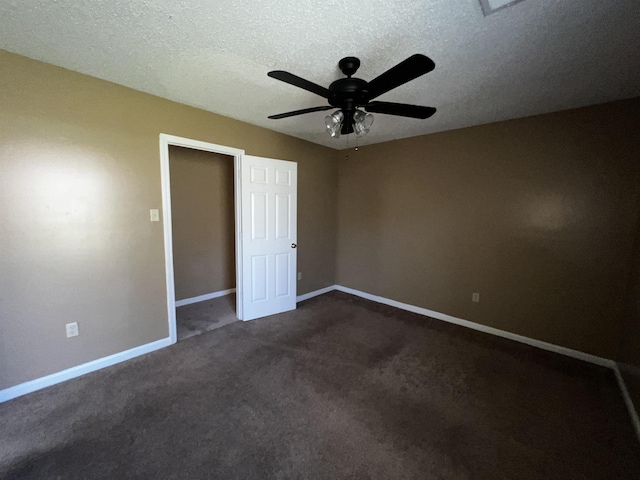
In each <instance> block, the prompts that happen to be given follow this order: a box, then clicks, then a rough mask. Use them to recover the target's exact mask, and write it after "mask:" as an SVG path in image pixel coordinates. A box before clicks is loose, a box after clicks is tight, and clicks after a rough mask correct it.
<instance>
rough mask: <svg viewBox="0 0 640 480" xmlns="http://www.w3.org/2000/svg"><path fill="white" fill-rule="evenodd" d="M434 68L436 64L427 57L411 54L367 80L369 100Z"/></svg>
mask: <svg viewBox="0 0 640 480" xmlns="http://www.w3.org/2000/svg"><path fill="white" fill-rule="evenodd" d="M434 68H436V64H435V63H433V60H431V59H430V58H429V57H427V56H425V55H422V54H420V53H417V54H415V55H411V56H410V57H409V58H407V59H406V60H404V61H402V62H400V63H399V64H398V65H396V66H395V67H392V68H390V69H389V70H387V71H386V72H384V73H383V74H382V75H379V76H378V77H376V78H374V79H373V80H371V81H370V82H369V85H368V90H369V94H370V95H369V100H373V99H374V98H376V97H378V96H380V95H382V94H383V93H386V92H388V91H389V90H393V89H394V88H396V87H399V86H400V85H403V84H405V83H407V82H410V81H411V80H413V79H414V78H418V77H419V76H420V75H424V74H425V73H429V72H430V71H431V70H433V69H434Z"/></svg>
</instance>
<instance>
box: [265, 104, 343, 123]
mask: <svg viewBox="0 0 640 480" xmlns="http://www.w3.org/2000/svg"><path fill="white" fill-rule="evenodd" d="M332 108H336V107H333V106H331V105H325V106H323V107H311V108H303V109H302V110H294V111H293V112H287V113H279V114H277V115H269V116H268V117H267V118H270V119H272V120H279V119H281V118H287V117H293V116H295V115H302V114H304V113H311V112H322V111H323V110H331V109H332Z"/></svg>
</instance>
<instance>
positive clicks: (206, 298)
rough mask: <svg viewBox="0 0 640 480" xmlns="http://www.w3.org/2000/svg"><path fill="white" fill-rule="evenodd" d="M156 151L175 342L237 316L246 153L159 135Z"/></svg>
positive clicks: (172, 329) (170, 321)
mask: <svg viewBox="0 0 640 480" xmlns="http://www.w3.org/2000/svg"><path fill="white" fill-rule="evenodd" d="M160 152H161V168H162V193H163V195H162V197H163V221H164V238H165V262H166V271H167V306H168V312H169V334H170V337H171V339H172V342H176V341H179V340H184V339H186V338H189V337H192V336H194V335H197V334H200V333H204V332H206V331H209V330H213V329H215V328H218V327H221V326H224V325H227V324H229V323H232V322H235V321H237V320H238V318H241V315H240V314H239V312H240V308H241V306H240V302H239V301H238V299H236V282H237V280H236V279H237V278H238V261H237V256H236V252H237V249H236V242H237V238H238V228H237V224H238V219H239V217H238V215H239V213H238V211H237V209H236V204H237V201H236V200H237V195H236V189H237V188H238V185H237V181H236V178H237V175H236V173H237V172H238V171H239V165H240V158H241V156H242V154H243V153H244V152H243V151H242V150H238V149H233V148H229V147H224V146H221V145H215V144H209V143H204V142H198V141H195V140H190V139H185V138H180V137H173V136H170V135H164V134H162V135H161V136H160ZM240 313H241V312H240Z"/></svg>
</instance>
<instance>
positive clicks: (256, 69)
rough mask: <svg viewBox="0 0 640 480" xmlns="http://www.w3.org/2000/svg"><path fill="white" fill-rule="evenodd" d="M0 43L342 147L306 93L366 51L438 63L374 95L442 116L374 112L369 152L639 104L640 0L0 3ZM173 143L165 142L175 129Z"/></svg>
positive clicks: (365, 62)
mask: <svg viewBox="0 0 640 480" xmlns="http://www.w3.org/2000/svg"><path fill="white" fill-rule="evenodd" d="M0 48H2V49H5V50H8V51H10V52H15V53H19V54H22V55H25V56H27V57H31V58H35V59H38V60H42V61H45V62H48V63H52V64H54V65H59V66H62V67H65V68H68V69H71V70H75V71H78V72H82V73H86V74H89V75H92V76H95V77H98V78H102V79H105V80H109V81H112V82H115V83H118V84H121V85H126V86H128V87H131V88H134V89H137V90H141V91H144V92H148V93H151V94H154V95H159V96H161V97H165V98H168V99H171V100H175V101H177V102H181V103H185V104H188V105H192V106H195V107H199V108H202V109H205V110H209V111H211V112H215V113H219V114H222V115H225V116H228V117H232V118H236V119H239V120H243V121H245V122H249V123H252V124H255V125H260V126H262V127H266V128H269V129H272V130H276V131H279V132H283V133H286V134H289V135H293V136H295V137H299V138H303V139H306V140H310V141H312V142H315V143H319V144H323V145H327V146H330V147H334V148H344V147H346V146H347V141H348V142H349V145H354V142H355V136H354V135H349V136H348V137H342V138H341V139H339V140H336V139H331V138H329V137H328V136H327V135H326V134H325V132H324V122H323V119H324V116H325V115H326V114H327V112H316V113H312V114H308V115H303V116H299V117H293V118H289V119H283V120H269V119H267V115H270V114H275V113H281V112H286V111H289V110H297V109H301V108H306V107H312V106H318V105H325V104H326V103H325V100H324V99H322V98H321V97H318V96H316V95H314V94H312V93H309V92H306V91H304V90H300V89H297V88H295V87H293V86H291V85H288V84H285V83H282V82H279V81H277V80H274V79H271V78H269V77H267V72H268V71H269V70H274V69H280V70H286V71H289V72H291V73H294V74H296V75H299V76H302V77H304V78H307V79H309V80H311V81H313V82H315V83H319V84H321V85H323V86H328V85H329V84H330V83H331V82H332V81H333V80H335V79H337V78H339V77H340V76H341V73H340V72H339V70H338V68H337V63H338V60H339V59H340V58H342V57H344V56H349V55H353V56H357V57H359V58H360V59H361V61H362V66H361V67H360V70H359V71H358V73H357V74H356V76H357V77H360V78H363V79H365V80H371V79H373V78H374V77H376V76H377V75H379V74H380V73H382V72H383V71H385V70H386V69H388V68H390V67H392V66H393V65H395V64H396V63H398V62H400V61H401V60H404V59H405V58H407V57H408V56H410V55H412V54H414V53H423V54H425V55H427V56H429V57H430V58H432V59H433V60H434V61H435V63H436V69H435V70H434V71H433V72H431V73H429V74H427V75H425V76H423V77H420V78H418V79H416V80H414V81H412V82H410V83H407V84H405V85H403V86H401V87H399V88H397V89H395V90H392V91H391V92H389V93H386V94H384V95H382V96H381V97H379V98H378V100H384V101H391V102H404V103H417V104H421V105H428V106H433V107H436V108H437V109H438V112H437V113H436V114H435V115H434V116H433V117H431V118H430V119H428V120H415V119H406V118H401V117H391V116H387V115H381V114H376V115H375V122H374V125H373V127H372V129H371V132H370V133H369V135H367V136H366V137H362V138H358V143H359V144H361V145H366V144H371V143H377V142H383V141H387V140H392V139H397V138H404V137H411V136H416V135H422V134H427V133H432V132H437V131H442V130H450V129H454V128H461V127H466V126H470V125H477V124H481V123H488V122H494V121H498V120H504V119H509V118H517V117H522V116H527V115H534V114H538V113H544V112H550V111H556V110H562V109H567V108H573V107H579V106H584V105H591V104H595V103H602V102H606V101H611V100H617V99H622V98H629V97H634V96H638V95H640V1H639V0H580V1H570V0H525V1H522V2H520V3H517V4H515V5H513V6H511V7H508V8H505V9H502V10H499V11H498V12H496V13H494V14H492V15H489V16H487V17H485V16H483V14H482V9H481V7H480V3H479V1H478V0H430V1H429V0H423V1H411V0H387V1H384V2H363V1H360V2H356V1H354V0H278V1H258V0H252V1H251V0H226V1H221V0H153V1H152V0H2V2H0ZM168 133H170V132H168Z"/></svg>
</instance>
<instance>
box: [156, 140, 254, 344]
mask: <svg viewBox="0 0 640 480" xmlns="http://www.w3.org/2000/svg"><path fill="white" fill-rule="evenodd" d="M169 145H174V146H176V147H185V148H192V149H194V150H203V151H205V152H213V153H220V154H222V155H228V156H230V157H233V171H234V175H233V185H234V209H235V221H236V227H235V237H236V245H235V247H236V292H237V294H236V316H237V317H238V318H239V319H240V320H242V319H243V315H242V235H241V228H242V222H241V217H240V215H241V208H240V207H241V198H242V196H241V194H242V192H241V188H242V186H241V182H240V181H239V178H240V167H241V165H242V156H243V155H244V150H241V149H239V148H232V147H226V146H224V145H216V144H215V143H207V142H201V141H199V140H193V139H190V138H184V137H177V136H175V135H168V134H166V133H161V134H160V178H161V182H162V222H163V225H162V227H163V232H164V262H165V272H166V287H167V313H168V320H169V338H170V339H171V343H172V344H173V343H176V342H177V341H178V329H177V326H176V296H175V282H174V272H173V229H172V226H171V178H170V170H169Z"/></svg>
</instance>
